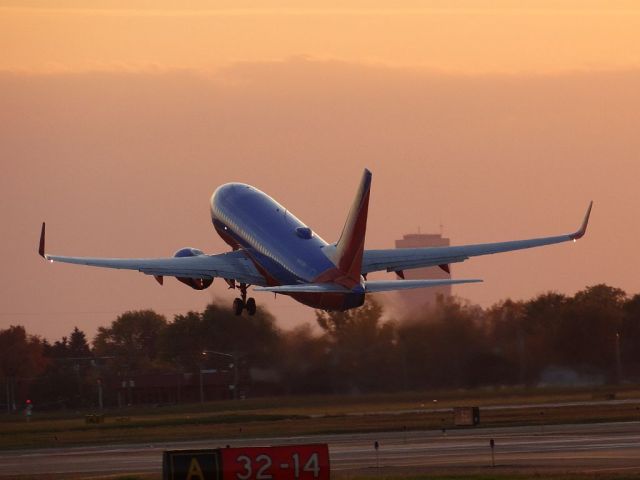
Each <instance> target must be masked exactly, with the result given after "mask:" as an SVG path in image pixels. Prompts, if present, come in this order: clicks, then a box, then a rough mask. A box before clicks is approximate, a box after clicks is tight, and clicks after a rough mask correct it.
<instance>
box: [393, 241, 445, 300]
mask: <svg viewBox="0 0 640 480" xmlns="http://www.w3.org/2000/svg"><path fill="white" fill-rule="evenodd" d="M450 244H451V242H450V240H449V239H448V238H446V237H443V236H442V235H441V234H439V233H410V234H408V235H403V236H402V239H400V240H396V248H420V247H448V246H449V245H450ZM404 278H405V279H407V280H411V279H425V278H427V279H443V278H444V279H447V278H450V275H449V274H448V273H447V272H445V271H444V270H443V269H441V268H440V267H425V268H415V269H411V270H406V271H405V272H404ZM396 295H397V299H398V303H399V304H400V306H401V307H402V308H408V309H409V310H414V309H417V308H423V307H425V305H428V306H434V305H435V302H436V298H437V297H438V295H442V296H444V297H449V296H451V285H443V286H440V287H429V288H417V289H415V290H405V291H401V292H397V294H396Z"/></svg>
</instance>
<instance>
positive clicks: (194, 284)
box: [173, 247, 213, 290]
mask: <svg viewBox="0 0 640 480" xmlns="http://www.w3.org/2000/svg"><path fill="white" fill-rule="evenodd" d="M199 255H204V253H203V252H202V250H198V249H197V248H190V247H187V248H181V249H180V250H178V251H177V252H176V253H174V254H173V256H174V257H197V256H199ZM176 278H177V279H178V280H179V281H181V282H182V283H184V284H185V285H189V286H190V287H191V288H193V289H194V290H204V289H205V288H209V287H210V286H211V284H212V283H213V278H190V277H176Z"/></svg>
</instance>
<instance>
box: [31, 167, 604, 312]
mask: <svg viewBox="0 0 640 480" xmlns="http://www.w3.org/2000/svg"><path fill="white" fill-rule="evenodd" d="M370 189H371V172H370V171H369V170H366V169H365V171H364V173H363V175H362V180H361V181H360V186H359V188H358V192H357V194H356V197H355V199H354V201H353V205H352V206H351V210H350V211H349V215H348V217H347V221H346V222H345V225H344V228H343V230H342V234H341V235H340V239H339V240H338V241H337V242H335V243H327V242H325V241H324V240H323V239H322V238H320V236H318V235H317V234H316V233H315V232H314V231H312V230H311V229H310V228H309V227H307V226H306V225H305V224H304V223H302V222H301V221H300V220H298V218H296V217H295V216H294V215H293V214H292V213H291V212H290V211H289V210H287V209H285V208H284V207H283V206H282V205H280V204H279V203H278V202H276V201H275V200H274V199H273V198H271V197H270V196H268V195H267V194H266V193H264V192H262V191H260V190H258V189H257V188H255V187H252V186H251V185H246V184H243V183H227V184H225V185H222V186H221V187H219V188H218V189H217V190H216V191H215V192H214V193H213V195H212V196H211V201H210V206H211V220H212V222H213V226H214V228H215V230H216V231H217V232H218V234H219V235H220V236H221V237H222V238H223V240H224V241H225V242H226V243H228V244H229V245H230V246H231V248H232V249H233V251H232V252H229V253H222V254H219V255H208V254H205V253H203V252H202V251H201V250H198V249H196V248H182V249H180V250H178V251H177V252H176V253H175V254H174V256H173V257H169V258H131V259H128V258H127V259H125V258H90V257H66V256H59V255H49V254H47V253H45V223H43V224H42V231H41V234H40V246H39V250H38V252H39V254H40V255H41V256H42V257H44V258H45V259H47V260H49V261H51V262H64V263H75V264H80V265H90V266H95V267H105V268H119V269H126V270H138V271H139V272H142V273H145V274H147V275H153V276H154V277H155V279H156V280H157V281H158V283H159V284H160V285H162V283H163V279H164V277H165V276H167V277H175V278H177V279H178V280H179V281H181V282H182V283H185V284H187V285H189V286H190V287H191V288H194V289H195V290H203V289H205V288H207V287H209V286H210V285H211V283H212V282H213V279H214V278H216V277H219V278H223V279H224V280H225V281H226V282H227V283H228V285H229V287H230V288H236V287H237V288H238V289H239V290H240V297H239V298H236V299H235V300H234V302H233V310H234V311H235V313H236V315H240V314H241V313H242V311H243V310H245V309H246V310H247V312H248V313H249V315H253V314H254V313H255V311H256V302H255V300H254V299H253V298H249V299H247V289H248V287H250V286H255V288H254V290H255V291H262V292H275V293H280V294H283V295H288V296H290V297H292V298H294V299H295V300H297V301H298V302H301V303H303V304H305V305H308V306H310V307H313V308H318V309H323V310H339V311H344V310H348V309H350V308H356V307H359V306H361V305H362V304H363V303H364V299H365V295H366V294H369V293H376V292H384V291H391V290H405V289H413V288H421V287H432V286H436V285H452V284H460V283H472V282H480V281H481V280H477V279H468V280H464V279H463V280H456V279H441V280H440V279H439V280H426V279H425V280H405V279H404V270H409V269H412V268H420V267H427V266H439V267H440V268H442V269H443V270H445V271H446V272H449V271H450V269H449V265H450V264H451V263H456V262H463V261H465V260H467V259H468V258H470V257H475V256H478V255H488V254H493V253H500V252H508V251H512V250H521V249H525V248H533V247H540V246H543V245H551V244H554V243H561V242H568V241H571V240H573V241H575V240H577V239H579V238H581V237H582V236H583V235H584V234H585V232H586V229H587V223H588V221H589V215H590V213H591V207H592V205H593V202H591V203H590V204H589V208H588V209H587V213H586V215H585V217H584V220H583V222H582V225H581V226H580V228H579V229H578V230H577V231H576V232H574V233H569V234H565V235H558V236H552V237H542V238H533V239H527V240H516V241H509V242H498V243H483V244H475V245H461V246H450V247H428V248H403V249H388V250H365V249H364V242H365V232H366V228H367V212H368V207H369V194H370ZM382 270H386V271H387V272H395V273H396V274H397V275H398V277H399V278H400V279H397V280H375V281H374V280H367V274H369V273H371V272H377V271H382Z"/></svg>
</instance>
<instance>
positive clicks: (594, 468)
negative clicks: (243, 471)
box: [0, 422, 640, 476]
mask: <svg viewBox="0 0 640 480" xmlns="http://www.w3.org/2000/svg"><path fill="white" fill-rule="evenodd" d="M491 438H493V439H494V441H495V465H496V466H495V467H492V464H491V462H492V461H491V449H490V446H489V441H490V439H491ZM375 441H378V442H379V445H380V448H379V451H378V452H377V453H376V451H375V449H374V442H375ZM318 442H322V443H328V444H329V449H330V455H331V469H332V472H335V473H339V472H345V473H349V472H353V471H357V470H365V471H370V472H371V471H374V470H375V469H376V468H380V469H382V470H385V471H392V470H396V469H410V470H412V471H415V470H420V471H425V472H432V471H445V470H446V471H478V470H481V471H485V472H487V473H488V470H487V469H491V468H496V469H499V470H502V471H504V470H508V471H521V472H532V471H538V472H544V471H552V470H553V471H562V472H569V471H572V472H604V471H613V472H615V471H623V472H627V471H629V472H633V471H638V472H640V422H625V423H601V424H583V425H556V426H536V427H508V428H478V427H476V428H468V429H458V430H452V431H449V432H446V433H443V432H441V431H434V430H431V431H422V432H387V433H366V434H343V435H318V436H307V437H294V438H291V437H287V438H278V437H273V438H268V439H265V438H261V439H243V440H241V441H239V440H238V439H228V440H225V439H222V440H215V441H197V442H166V443H161V444H154V445H149V444H131V445H111V446H97V447H74V448H57V449H41V450H20V451H11V452H2V453H0V476H13V475H43V474H49V475H60V476H65V475H71V474H87V475H89V474H90V475H96V474H109V473H143V472H146V473H153V472H156V473H160V472H161V469H162V465H161V458H162V452H163V450H170V449H171V450H173V449H191V448H216V447H224V446H225V445H227V444H230V445H232V446H241V445H278V444H290V443H318Z"/></svg>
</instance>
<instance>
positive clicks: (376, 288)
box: [254, 279, 482, 293]
mask: <svg viewBox="0 0 640 480" xmlns="http://www.w3.org/2000/svg"><path fill="white" fill-rule="evenodd" d="M481 281H482V280H478V279H470V280H448V279H442V280H388V281H386V280H372V281H369V282H365V290H364V291H365V293H375V292H388V291H392V290H409V289H412V288H424V287H438V286H441V285H456V284H458V283H477V282H481ZM254 290H255V291H256V292H274V293H357V291H356V290H349V289H348V288H346V287H343V286H342V285H338V284H337V283H301V284H298V285H278V286H277V287H255V288H254ZM360 293H362V291H360Z"/></svg>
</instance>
